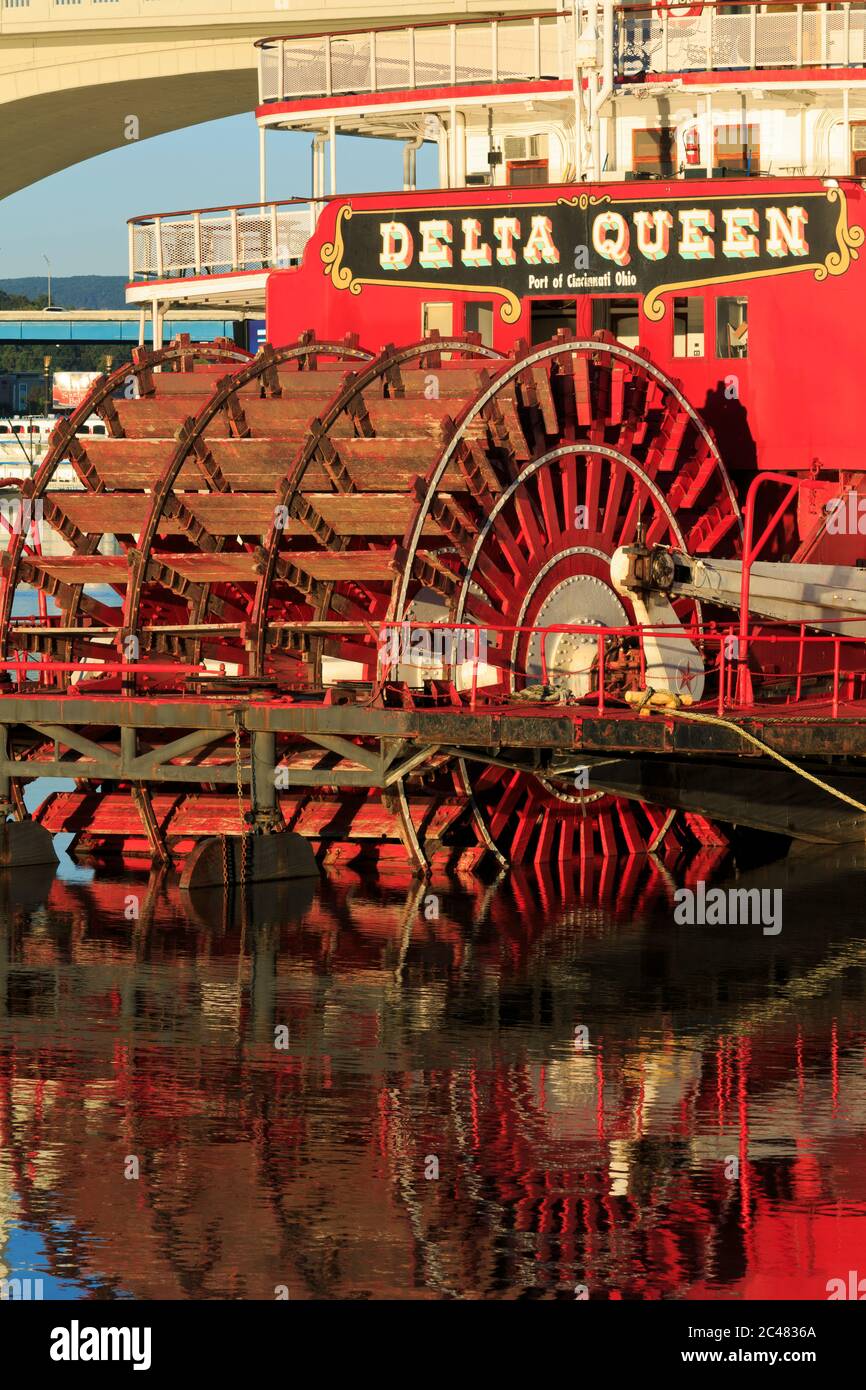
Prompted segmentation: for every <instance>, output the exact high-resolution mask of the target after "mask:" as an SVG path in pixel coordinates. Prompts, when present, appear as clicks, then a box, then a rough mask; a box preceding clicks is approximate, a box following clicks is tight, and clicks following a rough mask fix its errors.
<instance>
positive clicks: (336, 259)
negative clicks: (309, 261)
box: [320, 203, 361, 294]
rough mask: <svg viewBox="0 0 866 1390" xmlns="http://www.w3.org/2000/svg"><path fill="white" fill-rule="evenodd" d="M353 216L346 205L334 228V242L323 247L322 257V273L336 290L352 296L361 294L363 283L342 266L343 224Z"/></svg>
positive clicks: (341, 210) (341, 209) (343, 246)
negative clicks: (346, 292) (345, 291)
mask: <svg viewBox="0 0 866 1390" xmlns="http://www.w3.org/2000/svg"><path fill="white" fill-rule="evenodd" d="M351 216H352V209H351V208H350V207H349V204H348V203H346V204H344V206H343V207H341V208H340V210H339V212H338V213H337V222H336V225H335V227H334V240H333V241H326V242H325V243H324V245H323V246H322V250H321V252H320V255H321V257H322V273H323V274H324V275H327V277H328V279H329V280H330V281H331V284H332V285H333V286H334V289H337V290H348V291H349V292H350V294H360V293H361V281H360V280H356V279H355V277H354V276H353V274H352V272H351V270H350V269H349V267H348V266H347V265H342V264H341V262H342V259H343V252H344V250H345V249H346V248H345V245H344V243H343V223H344V222H348V221H349V218H350V217H351Z"/></svg>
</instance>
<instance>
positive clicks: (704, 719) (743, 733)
mask: <svg viewBox="0 0 866 1390" xmlns="http://www.w3.org/2000/svg"><path fill="white" fill-rule="evenodd" d="M659 713H661V714H663V715H664V716H665V717H666V716H668V715H670V717H671V718H672V719H690V720H692V722H693V723H697V724H701V723H703V724H715V725H717V726H718V727H719V728H720V729H733V731H734V733H735V734H739V735H740V738H742V739H745V741H746V743H751V744H752V746H753V747H754V748H759V749H760V750H761V752H762V753H767V754H768V755H769V757H771V758H775V760H776V762H777V763H781V764H782V766H783V767H787V768H788V769H789V770H790V771H791V772H796V774H797V776H798V777H804V778H805V779H806V781H807V782H812V783H813V784H814V785H815V786H816V787H820V788H821V791H824V792H828V793H829V794H830V796H835V797H836V798H837V800H839V801H845V802H847V803H848V805H849V806H853V807H854V809H855V810H856V811H862V812H863V813H864V815H866V806H864V804H863V802H862V801H855V800H854V797H853V796H848V795H847V793H846V792H842V791H839V789H838V787H831V786H830V784H829V782H823V781H822V780H821V778H820V777H816V776H815V775H814V773H812V772H807V771H806V769H805V768H804V767H799V766H798V765H797V763H793V762H791V759H790V758H786V757H785V756H784V754H782V753H779V752H777V751H776V749H775V748H771V747H770V745H769V744H768V743H764V741H763V739H760V738H757V737H756V735H755V734H750V733H749V732H748V730H747V729H743V728H741V726H740V725H739V724H735V723H734V721H733V720H732V719H722V717H721V716H720V715H717V714H696V713H693V712H692V711H691V710H684V709H665V710H660V711H659Z"/></svg>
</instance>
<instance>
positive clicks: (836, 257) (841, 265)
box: [815, 188, 866, 280]
mask: <svg viewBox="0 0 866 1390" xmlns="http://www.w3.org/2000/svg"><path fill="white" fill-rule="evenodd" d="M827 202H828V203H838V204H839V220H838V222H837V223H836V246H837V248H838V249H837V250H835V251H831V252H830V253H829V255H828V256H827V257H826V258H825V260H824V264H823V265H819V266H818V267H817V269H816V271H815V279H816V280H826V279H827V276H828V275H844V274H845V271H846V270H847V269H848V267H849V265H850V264H851V262H852V261H856V260H858V259H859V253H858V252H857V249H856V248H857V247H858V246H862V245H863V241H864V239H866V232H864V230H863V228H862V227H849V226H848V200H847V198H846V197H845V194H844V193H843V192H842V189H841V188H828V189H827Z"/></svg>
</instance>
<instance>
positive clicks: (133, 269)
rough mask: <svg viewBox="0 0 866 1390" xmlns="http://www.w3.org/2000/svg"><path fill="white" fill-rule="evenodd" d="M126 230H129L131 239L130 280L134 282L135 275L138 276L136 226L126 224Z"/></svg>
mask: <svg viewBox="0 0 866 1390" xmlns="http://www.w3.org/2000/svg"><path fill="white" fill-rule="evenodd" d="M126 230H127V235H128V237H129V278H130V280H134V279H135V275H136V265H135V226H134V224H133V223H132V222H128V223H127V224H126Z"/></svg>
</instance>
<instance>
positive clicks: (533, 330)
mask: <svg viewBox="0 0 866 1390" xmlns="http://www.w3.org/2000/svg"><path fill="white" fill-rule="evenodd" d="M529 317H530V337H531V339H532V342H533V343H546V342H547V340H548V338H552V337H553V336H554V334H556V333H558V332H559V330H560V328H564V329H565V330H566V332H567V333H570V334H571V335H572V336H574V335H575V334H576V333H577V306H576V304H575V301H574V300H573V299H532V300H530V310H529Z"/></svg>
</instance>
